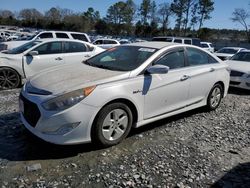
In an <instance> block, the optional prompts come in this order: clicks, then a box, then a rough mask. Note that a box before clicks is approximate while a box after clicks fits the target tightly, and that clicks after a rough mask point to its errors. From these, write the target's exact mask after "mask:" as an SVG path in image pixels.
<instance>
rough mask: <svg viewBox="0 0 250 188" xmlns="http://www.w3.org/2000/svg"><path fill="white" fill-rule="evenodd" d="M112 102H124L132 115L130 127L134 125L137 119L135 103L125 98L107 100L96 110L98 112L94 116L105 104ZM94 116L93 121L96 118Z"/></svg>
mask: <svg viewBox="0 0 250 188" xmlns="http://www.w3.org/2000/svg"><path fill="white" fill-rule="evenodd" d="M112 103H123V104H126V105H127V106H128V107H129V108H130V110H131V112H132V115H133V124H132V127H134V125H135V123H136V122H137V121H138V109H137V107H136V105H135V104H134V103H133V102H132V101H131V100H129V99H126V98H118V99H114V100H111V101H109V102H107V103H106V104H105V105H103V107H102V108H101V109H100V110H99V111H98V113H97V114H96V117H97V116H98V114H99V112H100V111H101V110H102V109H103V108H104V107H105V106H107V105H109V104H112ZM96 117H95V118H94V122H95V120H96Z"/></svg>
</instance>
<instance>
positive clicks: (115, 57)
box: [85, 46, 157, 71]
mask: <svg viewBox="0 0 250 188" xmlns="http://www.w3.org/2000/svg"><path fill="white" fill-rule="evenodd" d="M156 51H157V50H156V49H155V48H146V47H145V48H144V47H139V46H118V47H115V48H111V49H108V50H107V51H105V52H103V53H101V54H99V55H97V56H95V57H93V58H91V59H89V60H87V61H86V62H85V63H86V64H88V65H91V66H95V67H100V68H104V69H109V70H116V71H131V70H134V69H136V68H137V67H139V66H140V65H141V64H142V63H143V62H144V61H146V60H147V59H148V58H149V57H150V56H151V55H152V54H153V53H155V52H156Z"/></svg>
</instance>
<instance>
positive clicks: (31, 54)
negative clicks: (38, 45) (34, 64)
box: [28, 51, 39, 56]
mask: <svg viewBox="0 0 250 188" xmlns="http://www.w3.org/2000/svg"><path fill="white" fill-rule="evenodd" d="M38 54H39V53H38V51H30V52H29V53H28V55H30V56H36V55H38Z"/></svg>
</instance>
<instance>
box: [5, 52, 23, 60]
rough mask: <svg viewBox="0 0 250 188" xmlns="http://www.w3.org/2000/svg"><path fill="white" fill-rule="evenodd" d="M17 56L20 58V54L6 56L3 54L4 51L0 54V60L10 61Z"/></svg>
mask: <svg viewBox="0 0 250 188" xmlns="http://www.w3.org/2000/svg"><path fill="white" fill-rule="evenodd" d="M19 56H20V54H7V53H4V51H3V52H0V60H1V59H7V60H12V59H16V58H17V57H19ZM21 57H22V56H21Z"/></svg>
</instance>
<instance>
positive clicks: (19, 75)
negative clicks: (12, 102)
mask: <svg viewBox="0 0 250 188" xmlns="http://www.w3.org/2000/svg"><path fill="white" fill-rule="evenodd" d="M1 69H11V70H13V71H14V72H16V73H17V75H18V77H19V82H20V83H19V85H18V87H20V86H21V85H22V78H23V77H22V75H21V74H20V72H18V70H16V69H15V68H13V67H10V66H5V65H4V66H0V70H1Z"/></svg>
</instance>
